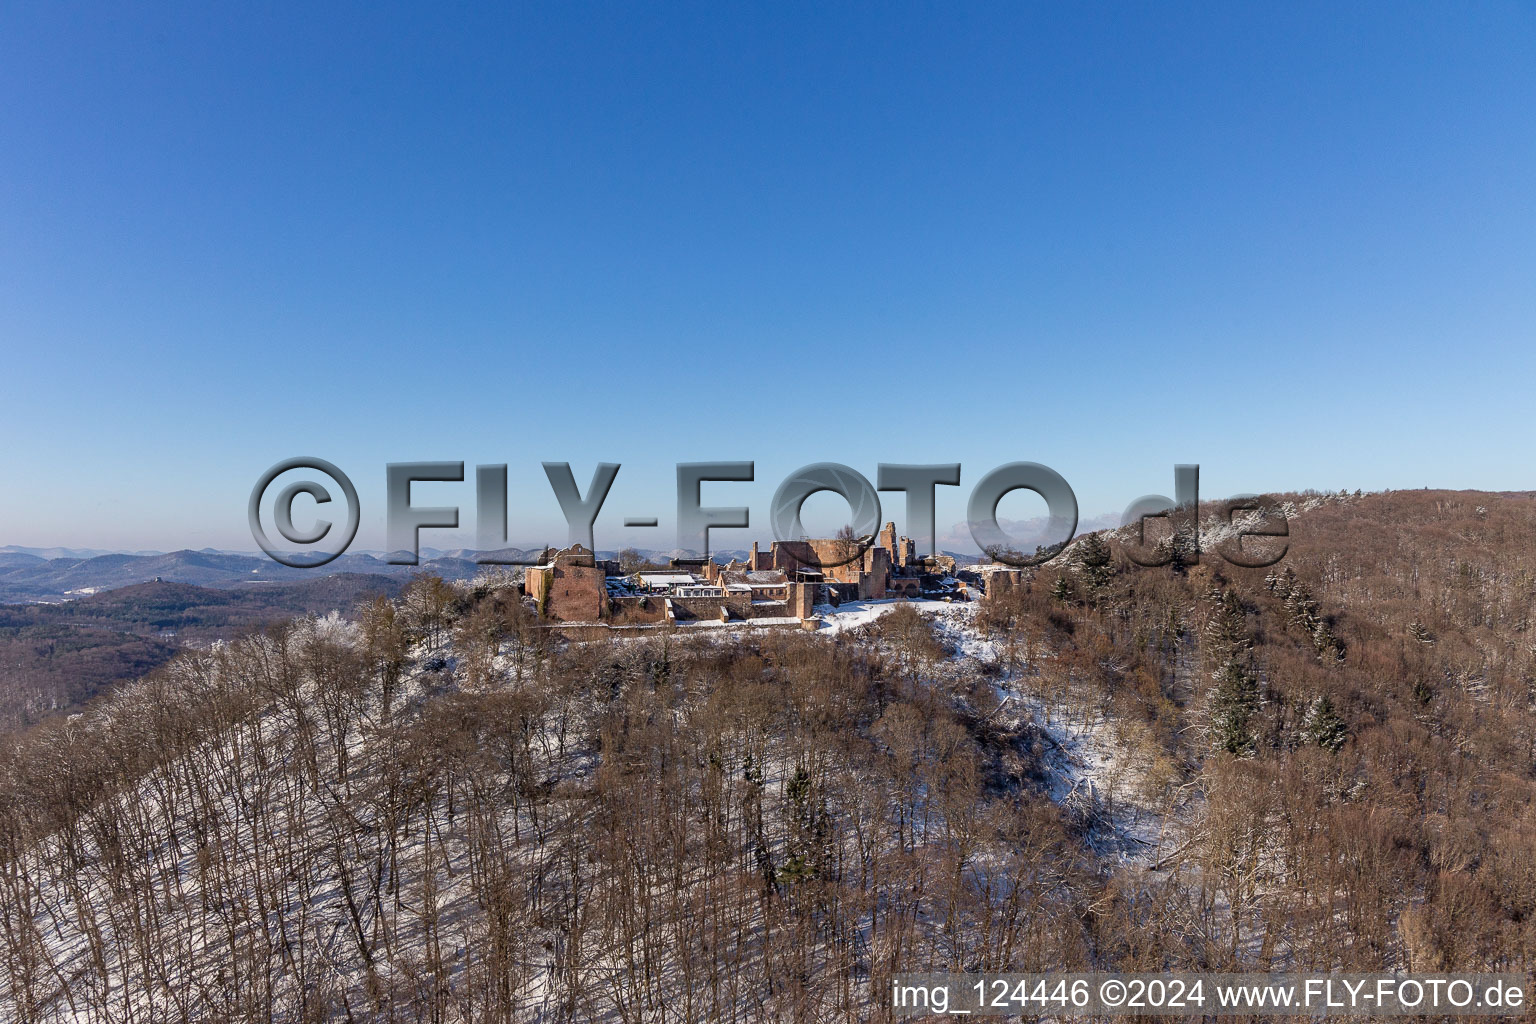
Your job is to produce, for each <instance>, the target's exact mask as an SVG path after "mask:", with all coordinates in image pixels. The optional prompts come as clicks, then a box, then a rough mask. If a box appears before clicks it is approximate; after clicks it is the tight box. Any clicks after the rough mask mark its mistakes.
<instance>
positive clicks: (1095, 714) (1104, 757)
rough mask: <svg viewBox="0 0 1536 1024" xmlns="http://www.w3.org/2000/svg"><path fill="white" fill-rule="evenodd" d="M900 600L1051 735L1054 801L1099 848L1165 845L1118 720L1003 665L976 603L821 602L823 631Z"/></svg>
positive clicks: (1009, 704) (1128, 852)
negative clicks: (1049, 693) (991, 675)
mask: <svg viewBox="0 0 1536 1024" xmlns="http://www.w3.org/2000/svg"><path fill="white" fill-rule="evenodd" d="M902 604H909V605H911V606H912V608H914V609H915V610H916V611H917V612H919V613H920V614H922V615H924V616H927V617H928V618H929V619H930V620H931V621H932V623H933V627H934V631H935V633H936V634H937V635H938V637H939V639H940V640H941V641H943V642H944V643H945V644H946V645H947V646H949V647H950V648H951V649H952V650H953V652H954V653H953V654H952V655H951V657H950V661H951V662H952V663H954V664H956V665H958V666H961V667H972V668H977V669H979V668H981V667H982V666H983V665H990V666H993V667H994V668H993V669H992V670H991V671H994V672H996V678H997V680H998V682H997V692H998V695H999V696H1000V697H1001V698H1002V699H1003V700H1004V702H1005V707H1006V708H1007V709H1008V710H1007V711H1005V712H1004V713H1005V714H1013V715H1015V716H1016V719H1015V720H1016V721H1017V720H1023V719H1025V718H1027V719H1028V720H1029V721H1030V722H1031V723H1032V724H1033V725H1034V727H1035V728H1036V729H1037V730H1039V732H1040V733H1041V734H1042V736H1043V737H1044V738H1045V746H1046V750H1045V753H1044V755H1043V759H1044V761H1045V767H1046V769H1047V770H1048V772H1049V773H1050V776H1051V781H1050V789H1049V795H1050V798H1051V800H1052V801H1054V802H1055V803H1057V804H1059V805H1061V806H1063V807H1065V808H1067V809H1068V810H1069V811H1071V812H1072V813H1074V814H1076V815H1078V816H1079V817H1081V818H1083V819H1084V820H1086V821H1088V822H1090V823H1091V824H1092V828H1091V832H1092V834H1093V841H1094V845H1095V847H1096V848H1097V849H1098V852H1100V853H1103V854H1108V855H1111V856H1117V857H1119V858H1120V859H1121V860H1122V861H1126V862H1142V863H1147V864H1150V863H1152V862H1153V861H1154V860H1155V858H1156V851H1157V849H1158V847H1159V845H1166V842H1167V837H1166V836H1165V835H1164V833H1165V832H1166V830H1167V829H1166V824H1167V823H1166V821H1165V818H1164V815H1163V813H1162V812H1161V811H1160V810H1158V809H1156V808H1153V807H1149V806H1146V805H1145V804H1144V803H1143V802H1142V801H1140V800H1139V799H1138V795H1139V794H1138V788H1139V787H1138V783H1139V782H1141V781H1142V779H1143V777H1144V775H1145V772H1146V769H1147V766H1146V765H1143V764H1141V763H1139V759H1138V758H1137V757H1136V756H1135V755H1134V754H1133V753H1132V751H1131V750H1129V749H1128V748H1127V747H1126V746H1125V745H1124V744H1123V743H1122V742H1121V741H1120V740H1119V739H1118V738H1117V735H1116V729H1115V723H1114V722H1112V721H1111V720H1110V719H1109V718H1107V717H1106V716H1105V714H1104V713H1103V711H1102V710H1100V709H1099V708H1098V707H1097V703H1096V702H1095V701H1094V700H1093V699H1092V698H1091V697H1088V696H1087V695H1082V694H1077V695H1074V697H1077V698H1080V699H1074V700H1071V701H1069V702H1063V701H1059V700H1058V701H1052V700H1050V699H1048V698H1047V697H1046V696H1044V695H1043V694H1041V693H1040V692H1039V691H1038V690H1037V689H1036V688H1034V687H1032V686H1031V685H1030V680H1031V677H1033V676H1034V675H1035V674H1036V673H1037V672H1038V666H1037V664H1034V665H1031V664H1026V665H1025V666H1024V667H1023V668H1021V669H1020V670H1019V671H1017V672H1012V673H1011V672H1009V671H1007V670H1005V669H1003V670H999V668H1000V663H1001V661H1002V657H1001V652H1000V651H999V645H998V643H997V641H996V640H995V639H993V638H991V637H988V636H986V635H985V634H984V633H983V632H982V631H981V629H980V628H978V626H977V624H976V617H977V613H978V612H979V611H980V607H979V606H978V605H977V604H974V603H969V602H954V603H946V602H943V601H907V600H904V599H900V598H896V599H887V600H872V601H845V602H843V604H841V605H840V606H838V607H837V608H833V607H832V606H831V605H819V606H817V608H816V611H817V613H818V614H819V615H820V616H821V619H822V625H821V628H820V629H819V630H818V635H821V634H825V635H837V634H839V633H844V632H848V631H850V630H856V629H860V628H862V627H864V626H868V625H870V624H872V623H874V622H875V621H876V620H877V619H879V618H880V616H882V615H884V614H886V613H887V612H889V611H891V610H893V609H894V608H896V607H898V606H899V605H902ZM1049 657H1050V652H1049V651H1040V650H1036V651H1035V659H1036V662H1037V663H1038V661H1039V660H1040V659H1043V658H1049ZM1069 704H1070V706H1068V705H1069ZM1160 840H1161V841H1162V842H1161V844H1160Z"/></svg>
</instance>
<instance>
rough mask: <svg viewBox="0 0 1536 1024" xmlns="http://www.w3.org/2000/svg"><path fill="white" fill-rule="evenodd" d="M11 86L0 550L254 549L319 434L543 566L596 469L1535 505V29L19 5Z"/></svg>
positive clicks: (368, 487) (1262, 15) (1228, 11)
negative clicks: (485, 496)
mask: <svg viewBox="0 0 1536 1024" xmlns="http://www.w3.org/2000/svg"><path fill="white" fill-rule="evenodd" d="M497 6H498V7H499V5H497ZM0 90H3V94H4V95H5V96H6V97H7V101H6V102H5V103H4V104H0V343H3V346H4V350H3V351H4V362H3V373H0V427H3V429H4V432H5V435H6V437H7V438H8V442H7V443H6V445H5V446H4V448H3V449H0V470H3V481H4V483H3V484H0V543H16V544H31V545H52V544H62V545H75V546H93V547H120V548H161V549H171V548H180V547H193V548H197V547H204V546H214V547H224V548H237V549H251V548H252V547H253V546H254V545H253V542H252V541H251V539H250V536H249V532H248V530H247V528H246V523H245V503H246V499H247V496H248V494H249V491H250V488H251V486H252V484H253V483H254V482H255V480H256V478H257V477H258V476H259V475H260V474H261V472H262V471H263V470H265V469H266V468H267V467H268V466H270V465H272V464H273V463H275V462H277V461H279V460H280V459H283V458H287V457H289V456H293V455H308V454H312V455H318V456H321V457H323V458H326V459H329V460H331V461H332V462H335V463H337V464H338V465H340V466H341V467H342V468H343V469H345V470H346V471H347V472H348V473H349V474H350V475H351V476H352V478H353V479H354V480H355V481H356V482H357V486H358V489H359V491H360V492H361V496H362V504H363V530H362V533H361V535H360V537H359V541H358V546H359V547H372V546H379V545H380V544H381V543H382V524H383V480H384V464H385V463H386V462H389V461H404V460H415V459H448V460H463V461H465V462H466V463H468V464H469V465H470V466H471V467H473V465H474V464H476V463H480V462H506V463H508V464H509V465H510V478H511V482H512V490H513V495H512V502H511V518H512V521H513V531H512V532H513V534H514V538H513V539H514V540H524V541H528V542H542V541H544V540H547V539H551V538H553V539H556V540H558V539H561V538H563V534H564V528H563V526H562V525H561V522H562V521H561V519H560V517H559V511H558V506H557V505H556V503H555V501H554V498H553V496H552V495H551V493H550V491H549V488H548V486H547V484H546V483H545V482H544V479H543V474H542V472H541V471H540V469H539V463H540V462H541V461H543V460H563V461H570V462H571V463H572V464H573V466H574V469H575V475H576V477H577V479H578V481H579V482H580V483H581V484H582V485H583V486H585V484H586V481H587V480H588V478H589V477H590V474H591V471H592V466H593V464H595V463H596V462H598V461H612V462H619V463H622V464H623V467H624V468H623V469H622V470H621V472H620V474H619V478H618V481H617V483H616V484H615V486H614V491H613V494H612V496H611V497H610V499H609V503H608V505H607V506H606V507H605V511H604V514H603V517H602V518H601V519H600V520H599V522H598V541H599V543H600V544H602V545H604V546H607V545H608V544H609V543H618V542H619V541H621V540H635V541H639V542H641V543H643V544H646V545H647V546H654V547H670V546H671V541H672V535H671V532H670V527H671V523H672V520H673V515H672V510H673V507H674V505H675V496H674V475H673V474H674V470H673V467H674V465H675V464H676V463H677V462H680V461H692V460H704V459H752V460H755V461H756V462H757V469H758V472H757V478H758V479H757V482H756V483H755V484H752V485H727V484H721V485H713V486H712V487H711V488H709V489H707V490H706V494H705V499H706V502H708V503H718V504H728V505H737V504H744V505H748V506H749V507H751V508H752V510H753V521H754V527H759V528H756V529H754V530H752V531H750V533H751V534H753V535H759V536H763V537H765V538H766V536H767V532H766V531H767V510H768V503H769V499H770V497H771V495H772V493H773V490H774V488H775V487H776V486H777V484H778V482H779V481H780V480H781V479H782V478H783V477H784V476H785V475H787V474H788V473H789V472H790V471H792V470H793V469H795V468H797V467H799V466H801V465H804V464H806V463H811V462H819V461H836V462H843V463H847V464H849V465H851V466H853V467H854V468H856V469H859V470H861V471H862V472H864V473H865V474H866V475H868V476H869V477H870V478H871V479H873V477H874V475H875V467H876V465H877V464H878V463H879V462H881V461H888V462H960V463H961V464H962V465H963V467H964V469H963V471H962V485H961V487H960V488H958V489H941V503H940V510H939V521H940V524H941V531H942V530H943V529H945V524H947V523H951V522H958V521H959V520H960V519H961V518H962V517H963V510H964V502H965V497H966V496H967V495H968V494H969V490H970V485H971V484H973V483H975V482H976V481H977V480H978V479H980V477H981V476H982V475H983V474H984V473H985V472H987V471H988V470H990V469H991V468H993V467H994V466H997V465H999V464H1001V463H1004V462H1009V461H1014V460H1020V459H1027V460H1031V461H1037V462H1043V463H1045V464H1047V465H1049V466H1051V467H1053V468H1055V469H1056V470H1058V471H1059V472H1060V473H1061V474H1062V475H1063V476H1065V477H1066V478H1067V480H1068V481H1069V482H1070V483H1071V484H1072V486H1073V487H1074V489H1075V490H1076V492H1077V496H1078V499H1079V503H1080V505H1081V507H1082V510H1083V514H1084V516H1085V517H1086V516H1091V515H1095V514H1098V513H1104V512H1116V511H1118V510H1119V509H1121V508H1123V507H1124V506H1125V504H1126V503H1128V502H1129V501H1130V500H1131V499H1133V498H1135V497H1137V496H1138V495H1141V494H1145V493H1148V492H1163V493H1168V492H1170V491H1171V490H1172V486H1173V483H1172V467H1173V464H1174V463H1176V462H1198V463H1200V464H1201V466H1202V475H1203V485H1204V486H1203V492H1204V494H1205V495H1207V496H1220V495H1222V494H1228V493H1235V492H1248V491H1265V490H1279V489H1297V488H1305V487H1317V488H1323V489H1336V488H1341V487H1347V488H1349V489H1354V488H1356V487H1362V488H1365V489H1367V490H1370V489H1380V488H1388V487H1419V486H1424V485H1426V484H1427V485H1431V486H1443V487H1476V488H1491V489H1528V488H1533V487H1536V460H1533V458H1532V457H1531V455H1530V454H1529V448H1528V439H1529V437H1530V433H1531V431H1530V428H1529V417H1528V414H1527V412H1526V410H1527V409H1528V408H1529V405H1530V402H1529V394H1530V391H1531V386H1532V380H1533V373H1532V371H1533V369H1536V365H1533V364H1536V356H1533V355H1532V352H1533V350H1536V345H1533V342H1536V187H1533V184H1536V117H1533V116H1532V111H1533V110H1536V8H1532V7H1531V6H1530V5H1529V4H1514V3H1483V4H1475V5H1467V4H1415V5H1401V4H1358V5H1349V6H1347V7H1342V6H1339V5H1329V6H1324V5H1315V6H1312V5H1280V4H1267V5H1258V4H1231V3H1226V4H1210V5H1182V6H1177V7H1175V6H1174V5H1161V4H1159V5H1154V4H1143V5H1134V4H1124V5H1114V6H1090V5H1077V4H1073V5H1067V4H1054V5H1025V4H998V5H992V6H981V5H970V6H966V7H964V8H963V9H960V10H956V9H954V7H953V6H952V5H937V4H927V5H874V4H868V5H859V6H854V5H836V6H833V7H831V8H827V7H825V6H822V5H815V6H813V5H783V4H775V5H770V4H756V5H716V4H696V5H668V6H666V8H665V9H663V5H611V6H597V5H541V6H540V7H538V8H534V7H525V8H518V9H495V10H480V11H476V10H472V9H470V8H468V7H466V6H461V5H430V6H429V5H415V6H414V7H407V6H396V5H389V4H378V3H369V4H361V3H357V4H337V5H328V9H327V10H325V11H316V10H313V9H310V5H305V6H299V5H293V6H291V7H286V8H281V7H278V6H276V5H269V6H265V7H263V8H262V9H261V10H246V9H242V8H240V7H237V6H236V5H209V4H197V5H193V4H187V5H182V6H177V5H171V4H166V5H161V6H159V7H158V8H157V9H155V10H143V9H137V8H131V7H129V6H128V5H123V6H121V7H108V6H104V5H70V4H63V3H61V4H32V5H9V6H7V8H6V9H5V10H4V11H3V12H0ZM470 473H471V474H472V473H473V469H472V468H471V470H470ZM417 492H418V493H417V500H418V501H419V502H427V503H453V504H458V505H460V506H461V508H462V509H463V521H464V523H465V525H466V526H471V525H472V524H473V508H474V495H473V486H472V484H470V483H467V482H466V483H465V484H463V485H448V484H434V485H425V486H422V487H419V488H418V489H417ZM890 499H891V500H890V501H888V502H887V516H888V517H891V518H896V519H897V520H898V522H900V521H901V519H902V515H901V512H902V509H901V502H900V500H899V496H895V495H892V496H890ZM1033 501H1034V499H1033V498H1031V497H1029V496H1027V495H1025V494H1023V493H1019V494H1015V495H1014V496H1012V497H1010V498H1008V499H1005V503H1004V510H1003V511H1004V513H1005V514H1007V515H1012V516H1015V517H1018V518H1024V517H1027V516H1029V515H1032V514H1034V513H1035V512H1036V511H1037V508H1036V506H1035V505H1033V504H1031V503H1032V502H1033ZM1039 507H1040V508H1043V505H1041V506H1039ZM807 512H808V516H807V518H808V525H814V524H815V523H816V522H818V521H825V522H830V521H831V520H833V519H836V518H837V515H838V510H837V506H836V505H835V499H832V498H831V497H830V496H826V495H822V496H818V497H817V498H814V499H812V503H811V504H810V505H808V506H807ZM648 514H657V515H659V517H660V518H661V520H662V527H661V529H659V530H656V531H639V532H636V533H635V534H633V535H632V536H626V535H624V533H623V531H622V530H620V529H618V524H619V521H620V520H621V519H622V517H623V516H625V515H648ZM296 518H302V516H301V515H299V514H298V512H296ZM605 527H606V529H605ZM462 539H467V532H466V537H465V538H461V540H462ZM735 539H738V538H734V537H733V536H732V535H724V536H720V537H717V543H720V542H725V543H726V544H730V543H732V542H733V540H735ZM423 542H424V543H426V544H431V545H434V546H453V543H455V540H454V538H451V537H449V536H446V535H437V534H428V535H426V536H425V537H424V541H423Z"/></svg>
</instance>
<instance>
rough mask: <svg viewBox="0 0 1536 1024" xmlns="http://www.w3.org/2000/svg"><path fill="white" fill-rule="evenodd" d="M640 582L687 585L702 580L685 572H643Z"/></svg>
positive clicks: (654, 584)
mask: <svg viewBox="0 0 1536 1024" xmlns="http://www.w3.org/2000/svg"><path fill="white" fill-rule="evenodd" d="M640 582H641V583H644V584H645V585H646V586H648V587H688V586H692V585H693V584H695V583H699V582H702V581H700V580H699V579H698V578H697V577H696V576H694V575H693V574H692V573H686V572H643V573H641V574H640Z"/></svg>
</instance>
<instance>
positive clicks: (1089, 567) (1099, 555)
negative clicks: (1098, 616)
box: [1077, 533, 1114, 601]
mask: <svg viewBox="0 0 1536 1024" xmlns="http://www.w3.org/2000/svg"><path fill="white" fill-rule="evenodd" d="M1077 560H1078V562H1079V564H1080V565H1081V566H1082V576H1083V584H1084V586H1086V587H1087V588H1088V600H1089V601H1094V600H1096V599H1097V598H1098V596H1099V591H1101V590H1103V589H1104V586H1105V585H1106V584H1107V583H1109V580H1110V577H1111V576H1113V575H1114V557H1113V554H1112V552H1111V551H1110V549H1109V545H1108V544H1107V543H1105V541H1104V538H1103V537H1102V536H1101V535H1099V534H1097V533H1090V534H1088V535H1087V536H1086V537H1084V538H1083V539H1082V540H1081V541H1079V542H1078V545H1077Z"/></svg>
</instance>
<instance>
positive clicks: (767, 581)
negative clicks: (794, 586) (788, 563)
mask: <svg viewBox="0 0 1536 1024" xmlns="http://www.w3.org/2000/svg"><path fill="white" fill-rule="evenodd" d="M720 579H721V580H723V581H724V582H726V583H727V584H733V583H734V584H738V585H741V584H745V585H747V586H751V587H782V586H786V585H787V584H788V583H789V577H787V576H785V575H784V570H783V569H757V570H754V571H751V572H733V571H725V572H721V573H720Z"/></svg>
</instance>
